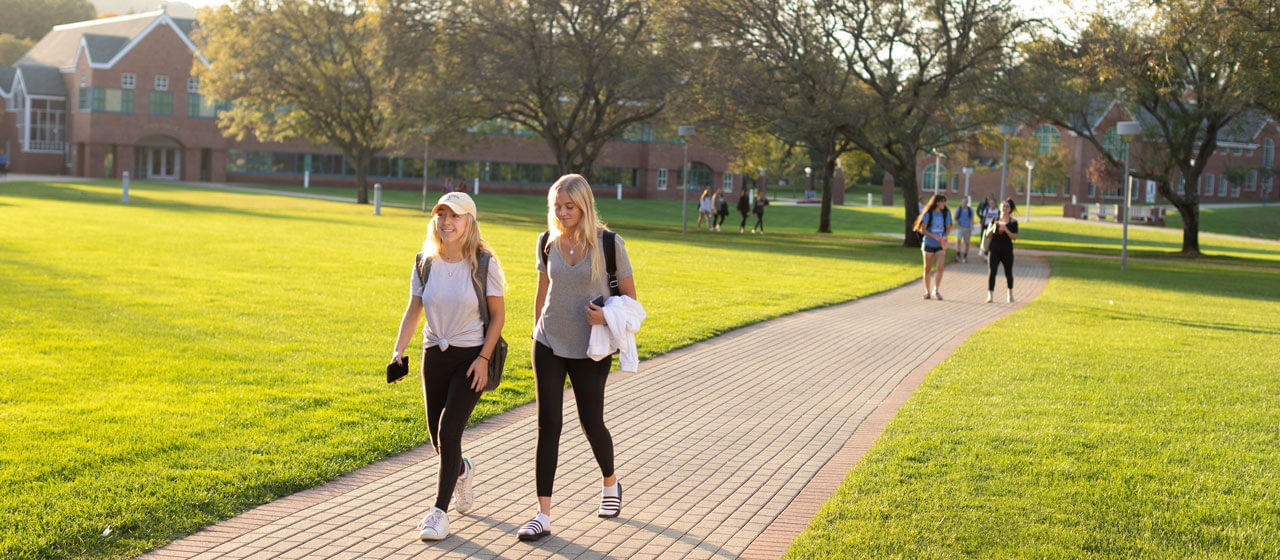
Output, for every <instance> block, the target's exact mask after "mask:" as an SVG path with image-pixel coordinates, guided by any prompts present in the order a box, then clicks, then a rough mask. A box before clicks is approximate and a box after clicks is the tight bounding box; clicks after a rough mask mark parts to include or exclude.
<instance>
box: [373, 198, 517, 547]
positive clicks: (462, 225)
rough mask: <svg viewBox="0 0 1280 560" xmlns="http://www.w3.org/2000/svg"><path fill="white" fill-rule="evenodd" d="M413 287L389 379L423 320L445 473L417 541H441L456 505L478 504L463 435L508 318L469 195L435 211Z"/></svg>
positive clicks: (428, 383) (431, 414)
mask: <svg viewBox="0 0 1280 560" xmlns="http://www.w3.org/2000/svg"><path fill="white" fill-rule="evenodd" d="M481 278H483V280H481ZM409 285H410V288H409V305H408V306H407V307H406V308H405V310H404V316H403V317H401V318H400V331H399V334H398V335H397V336H396V342H395V349H394V350H393V352H392V357H391V362H392V365H391V366H389V367H388V371H389V372H390V371H392V370H393V369H396V368H398V369H399V371H400V373H401V374H403V373H404V372H405V371H407V369H408V357H407V356H405V355H404V352H405V347H406V346H408V345H409V341H410V339H412V338H413V333H414V331H415V330H417V328H418V321H419V320H420V319H421V318H422V316H423V315H424V314H425V315H426V319H427V324H426V326H424V327H423V329H422V340H423V342H422V346H423V348H422V394H423V398H424V400H425V401H426V410H427V429H428V431H429V432H430V433H431V444H432V445H433V446H434V447H435V449H436V453H438V454H439V456H440V473H439V479H438V481H437V483H436V502H435V505H434V506H433V507H432V508H431V509H430V511H428V512H427V515H426V517H424V518H423V519H422V521H421V522H420V523H419V524H418V529H419V530H420V533H419V534H418V538H420V539H422V540H424V541H438V540H442V539H444V538H445V537H447V536H449V516H448V514H447V513H445V512H447V511H448V510H449V502H450V498H454V499H455V500H456V501H455V502H454V507H455V508H456V509H457V511H458V513H467V512H469V511H471V508H472V507H473V505H474V504H475V498H474V495H473V493H472V488H471V481H472V480H473V479H475V473H476V469H475V464H474V463H473V462H472V460H471V459H469V458H466V457H463V456H462V430H463V428H465V427H466V426H467V421H468V420H469V419H470V418H471V411H472V410H473V409H474V408H475V406H476V403H477V402H478V401H479V400H480V394H481V392H482V391H483V390H484V389H485V384H486V383H487V382H488V369H489V367H488V360H489V358H490V357H491V356H493V352H494V348H495V347H496V345H497V343H498V336H499V335H500V334H501V333H502V324H503V322H504V320H505V317H506V311H505V309H506V308H505V306H504V305H503V295H502V291H503V286H504V285H505V282H504V281H503V275H502V267H501V265H499V263H498V258H497V256H495V255H494V253H493V249H491V248H490V247H489V244H488V243H486V242H485V240H484V238H483V237H481V235H480V226H479V224H478V223H477V222H476V205H475V202H473V201H472V200H471V197H469V196H467V195H466V194H465V193H459V192H452V193H447V194H445V195H444V196H442V197H440V201H439V202H437V203H436V207H435V209H434V210H432V216H431V222H430V225H429V226H428V234H427V239H426V240H425V241H424V242H423V243H422V252H421V253H420V254H419V255H418V259H417V262H416V263H415V264H414V269H413V273H412V275H411V277H410V281H409ZM482 300H483V302H484V305H485V306H486V308H487V311H488V316H489V324H488V327H487V328H486V326H485V324H484V321H483V320H482V319H481V313H480V304H481V301H482Z"/></svg>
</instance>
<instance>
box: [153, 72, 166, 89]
mask: <svg viewBox="0 0 1280 560" xmlns="http://www.w3.org/2000/svg"><path fill="white" fill-rule="evenodd" d="M156 91H169V77H168V76H165V75H164V74H158V75H156Z"/></svg>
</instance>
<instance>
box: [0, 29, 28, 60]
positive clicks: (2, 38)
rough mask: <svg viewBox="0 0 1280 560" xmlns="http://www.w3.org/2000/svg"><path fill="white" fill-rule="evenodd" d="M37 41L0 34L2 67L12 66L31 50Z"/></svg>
mask: <svg viewBox="0 0 1280 560" xmlns="http://www.w3.org/2000/svg"><path fill="white" fill-rule="evenodd" d="M34 44H35V41H31V40H29V39H22V38H19V37H15V36H13V35H10V34H8V33H0V66H12V65H13V63H15V62H17V61H18V59H19V58H22V55H24V54H26V53H27V51H29V50H31V46H32V45H34Z"/></svg>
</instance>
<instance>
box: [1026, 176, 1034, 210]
mask: <svg viewBox="0 0 1280 560" xmlns="http://www.w3.org/2000/svg"><path fill="white" fill-rule="evenodd" d="M1032 171H1034V169H1033V168H1031V167H1028V168H1027V221H1028V222H1030V221H1031V172H1032Z"/></svg>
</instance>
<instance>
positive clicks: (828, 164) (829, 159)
mask: <svg viewBox="0 0 1280 560" xmlns="http://www.w3.org/2000/svg"><path fill="white" fill-rule="evenodd" d="M835 174H836V156H835V155H834V154H832V153H831V152H830V151H828V152H827V154H826V158H824V161H823V162H822V211H821V212H820V213H819V214H818V233H831V199H832V193H831V187H832V183H831V182H832V176H834V175H835Z"/></svg>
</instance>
